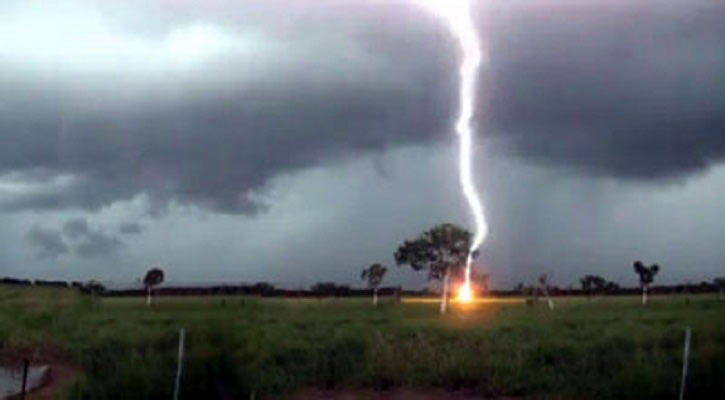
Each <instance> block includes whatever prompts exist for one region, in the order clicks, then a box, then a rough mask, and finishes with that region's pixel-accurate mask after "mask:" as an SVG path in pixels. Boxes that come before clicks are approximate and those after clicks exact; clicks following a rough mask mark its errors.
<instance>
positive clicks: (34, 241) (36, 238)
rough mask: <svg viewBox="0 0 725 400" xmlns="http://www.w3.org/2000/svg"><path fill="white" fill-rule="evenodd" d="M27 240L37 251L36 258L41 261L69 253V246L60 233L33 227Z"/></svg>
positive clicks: (27, 235)
mask: <svg viewBox="0 0 725 400" xmlns="http://www.w3.org/2000/svg"><path fill="white" fill-rule="evenodd" d="M25 238H26V240H27V241H28V243H30V245H31V246H32V247H33V248H34V249H35V250H36V253H35V254H36V256H37V257H38V258H39V259H41V260H45V259H54V258H56V257H58V256H60V255H63V254H67V253H68V245H67V244H65V241H63V236H62V235H61V234H60V232H59V231H57V230H53V229H45V228H42V227H39V226H37V225H36V226H33V227H32V228H30V230H29V231H28V232H27V233H26V234H25Z"/></svg>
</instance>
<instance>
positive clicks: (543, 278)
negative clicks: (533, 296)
mask: <svg viewBox="0 0 725 400" xmlns="http://www.w3.org/2000/svg"><path fill="white" fill-rule="evenodd" d="M539 287H540V288H541V291H542V292H544V296H546V303H547V304H548V305H549V309H550V310H553V309H554V300H552V299H551V296H549V276H548V275H546V274H541V275H540V276H539Z"/></svg>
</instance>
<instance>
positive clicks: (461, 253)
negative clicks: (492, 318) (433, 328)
mask: <svg viewBox="0 0 725 400" xmlns="http://www.w3.org/2000/svg"><path fill="white" fill-rule="evenodd" d="M470 248H471V233H470V232H468V231H466V230H465V229H463V228H461V227H458V226H456V225H453V224H441V225H437V226H435V227H433V228H432V229H430V230H428V231H426V232H423V233H422V234H421V235H420V236H418V237H417V238H416V239H414V240H410V241H408V240H406V241H405V242H404V243H403V244H402V245H401V246H399V247H398V250H397V251H396V252H395V262H396V264H397V265H398V266H401V265H409V266H410V267H411V268H412V269H413V270H415V271H422V270H426V271H428V279H429V280H433V279H435V280H439V281H440V280H442V281H443V291H442V293H441V314H445V312H446V310H447V309H448V292H449V288H450V279H451V273H452V272H453V273H460V272H461V271H462V269H463V268H464V267H465V265H466V259H467V258H468V253H469V251H470Z"/></svg>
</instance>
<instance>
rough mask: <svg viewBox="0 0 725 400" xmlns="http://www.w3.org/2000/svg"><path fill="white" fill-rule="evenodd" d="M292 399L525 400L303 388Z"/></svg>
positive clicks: (426, 392) (453, 393)
mask: <svg viewBox="0 0 725 400" xmlns="http://www.w3.org/2000/svg"><path fill="white" fill-rule="evenodd" d="M291 399H293V400H525V399H524V398H520V397H483V396H480V395H476V394H471V393H467V392H462V391H446V390H435V389H430V390H429V389H393V390H372V389H338V390H321V389H305V390H302V391H299V392H297V393H295V394H294V395H292V397H291Z"/></svg>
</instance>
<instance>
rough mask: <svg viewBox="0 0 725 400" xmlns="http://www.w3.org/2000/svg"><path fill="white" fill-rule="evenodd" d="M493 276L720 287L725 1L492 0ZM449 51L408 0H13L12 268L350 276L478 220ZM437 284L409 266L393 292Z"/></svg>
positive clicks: (7, 217)
mask: <svg viewBox="0 0 725 400" xmlns="http://www.w3.org/2000/svg"><path fill="white" fill-rule="evenodd" d="M475 18H476V21H477V26H478V29H479V33H480V36H481V39H482V43H483V47H484V48H483V50H484V51H485V52H486V53H487V54H488V58H489V62H488V64H487V65H486V66H485V68H484V69H483V70H482V71H481V75H480V82H479V85H478V99H479V103H478V106H477V109H476V125H477V136H476V143H477V147H476V149H475V156H476V160H475V175H476V183H477V185H478V187H479V189H480V190H481V192H482V195H483V198H484V200H485V208H486V215H487V217H488V219H489V224H490V235H489V239H488V240H487V242H486V243H485V244H484V246H483V248H482V256H481V258H480V260H479V261H480V263H479V265H478V266H477V268H478V269H480V270H482V271H484V272H488V273H490V274H491V276H492V281H493V284H494V285H495V286H498V287H502V288H505V287H511V286H513V285H514V284H516V283H517V282H520V281H523V282H533V281H534V280H535V279H536V277H537V276H538V274H540V273H542V272H546V273H549V274H552V275H553V281H554V283H556V284H559V285H569V284H573V283H575V282H576V281H577V280H578V278H579V277H580V276H582V275H584V274H588V273H595V274H600V275H602V276H604V277H606V278H608V279H612V280H616V281H618V282H620V283H621V284H624V285H633V284H635V282H636V276H635V275H634V273H633V271H632V266H631V265H632V262H633V261H634V260H635V259H641V260H643V261H644V262H645V263H655V262H656V263H659V264H660V265H661V266H662V271H661V273H660V275H659V276H658V278H657V281H658V282H662V283H676V282H686V281H692V282H699V281H701V280H710V279H712V278H713V277H715V276H720V275H725V263H723V260H724V259H725V246H723V245H722V243H723V241H724V240H725V224H723V223H722V221H725V201H723V200H722V199H723V198H724V197H725V165H723V164H722V163H721V162H722V161H723V159H724V158H725V46H723V43H725V24H723V21H725V3H723V2H722V1H720V0H689V1H675V0H660V1H651V0H630V1H624V0H617V1H613V0H585V1H582V0H577V1H573V0H570V1H564V0H526V1H524V0H511V1H505V2H499V1H488V0H480V1H479V3H478V4H477V7H476V10H475ZM458 55H459V54H458V51H457V48H456V44H455V42H454V41H453V40H452V38H451V37H450V36H449V33H448V30H447V28H446V27H445V26H444V25H442V23H441V22H440V21H439V20H437V19H436V18H435V17H434V16H433V15H431V14H429V13H428V12H427V11H426V10H425V9H424V8H422V7H420V6H419V5H416V4H415V3H414V2H413V1H412V0H297V1H291V0H258V1H257V0H250V1H244V2H239V1H231V0H229V1H224V0H206V1H191V0H187V1H183V0H173V1H172V0H156V1H148V0H146V1H140V0H139V1H128V0H124V1H121V0H117V1H72V0H64V1H58V2H54V1H50V0H44V1H37V2H36V1H27V0H22V1H20V0H18V1H14V0H10V1H3V2H2V3H0V144H1V145H0V221H2V223H0V243H2V250H1V251H0V275H8V276H19V277H29V278H46V279H51V278H53V279H55V278H61V279H83V280H85V279H89V278H96V279H100V280H104V281H115V282H130V281H134V280H135V279H136V278H137V277H139V276H141V275H142V274H143V272H144V271H145V270H146V269H147V268H148V266H149V265H151V264H155V263H159V264H161V265H163V266H164V268H165V269H166V272H167V280H168V281H173V282H204V281H205V282H212V281H228V282H240V281H262V280H264V281H270V282H274V283H277V284H280V285H284V286H288V287H298V286H307V285H309V284H310V283H314V282H316V281H320V280H335V281H338V282H344V283H352V284H358V283H359V281H358V277H359V271H360V269H361V268H362V267H364V266H366V265H368V264H370V263H373V262H382V263H385V264H389V265H391V266H392V264H393V259H392V254H393V252H394V250H395V248H396V246H397V245H398V244H399V243H400V242H401V241H402V240H404V239H408V238H412V237H414V236H415V235H417V234H418V233H420V232H421V231H422V230H424V229H427V228H429V227H431V226H432V225H434V224H437V223H442V222H454V223H457V224H460V225H462V226H466V227H470V226H471V221H470V217H469V214H468V209H467V207H466V203H465V202H464V200H463V198H462V195H461V193H460V190H459V188H458V177H457V170H456V156H457V154H456V151H455V150H456V148H455V144H456V143H455V137H454V135H453V133H452V132H451V124H452V121H453V119H454V117H455V115H454V112H455V109H456V106H457V104H456V90H457V83H458V82H457V76H456V63H457V60H458ZM424 282H425V274H422V273H421V274H415V273H413V272H411V271H408V270H407V269H404V268H392V271H391V274H390V276H389V277H388V280H387V282H386V283H388V284H398V283H403V284H404V285H407V286H409V287H418V286H420V285H422V284H423V283H424Z"/></svg>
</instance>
